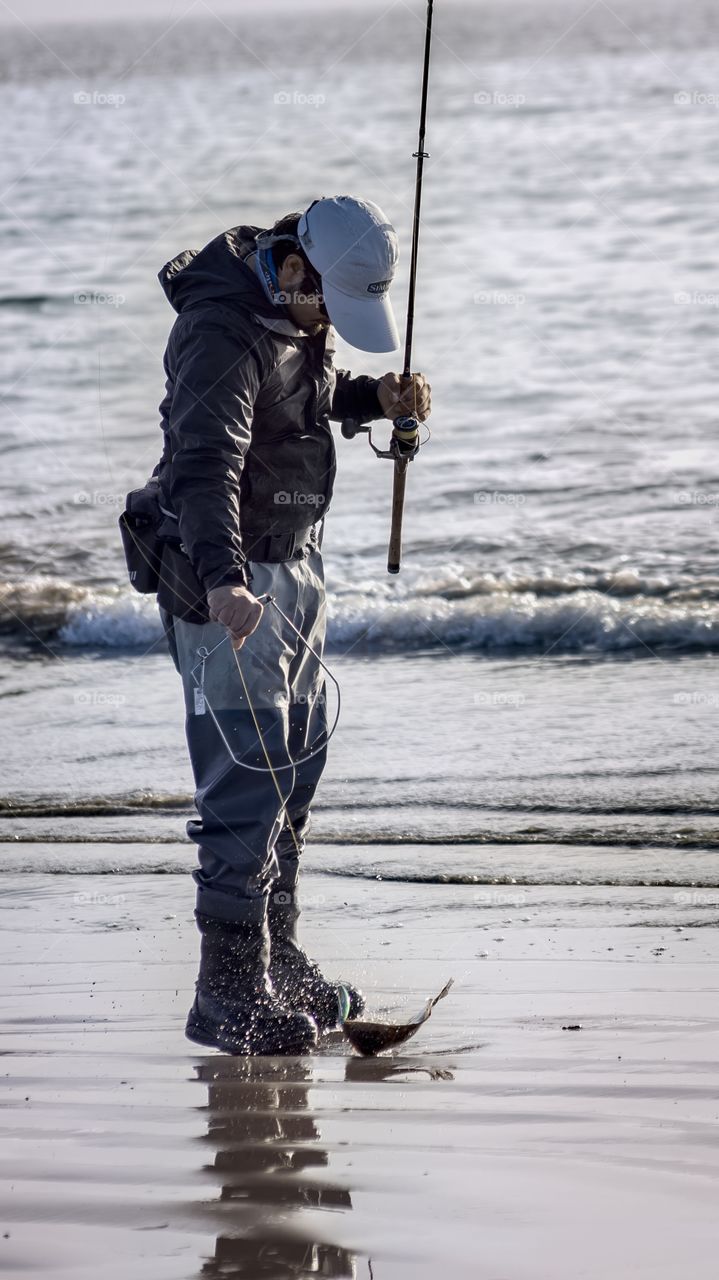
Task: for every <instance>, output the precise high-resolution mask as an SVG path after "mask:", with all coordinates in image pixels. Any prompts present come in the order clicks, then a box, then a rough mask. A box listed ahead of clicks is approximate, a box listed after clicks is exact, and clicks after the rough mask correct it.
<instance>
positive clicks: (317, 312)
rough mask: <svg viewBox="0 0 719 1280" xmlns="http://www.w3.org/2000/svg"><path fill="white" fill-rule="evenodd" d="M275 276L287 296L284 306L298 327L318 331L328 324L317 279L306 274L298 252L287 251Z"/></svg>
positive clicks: (325, 327)
mask: <svg viewBox="0 0 719 1280" xmlns="http://www.w3.org/2000/svg"><path fill="white" fill-rule="evenodd" d="M277 280H278V283H279V286H280V290H281V292H282V293H283V294H285V296H286V306H287V309H288V311H289V313H290V315H291V316H292V319H293V321H294V322H295V324H296V325H297V327H298V328H299V329H306V330H307V331H308V332H309V333H319V332H320V330H322V329H327V328H328V327H329V323H330V320H329V316H328V315H327V312H326V311H325V308H324V300H323V298H322V294H321V292H320V288H321V286H320V284H319V280H316V279H315V278H314V277H313V276H312V275H310V274H309V272H308V271H307V267H306V266H305V263H304V260H303V259H302V258H301V257H300V255H299V254H298V253H289V254H288V255H287V257H286V258H285V260H284V262H283V263H282V266H281V267H280V269H279V271H278V272H277Z"/></svg>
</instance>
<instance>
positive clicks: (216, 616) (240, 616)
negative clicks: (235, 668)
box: [207, 586, 262, 649]
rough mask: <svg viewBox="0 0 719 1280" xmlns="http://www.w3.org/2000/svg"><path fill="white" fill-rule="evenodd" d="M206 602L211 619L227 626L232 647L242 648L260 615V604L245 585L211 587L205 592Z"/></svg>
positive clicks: (254, 628)
mask: <svg viewBox="0 0 719 1280" xmlns="http://www.w3.org/2000/svg"><path fill="white" fill-rule="evenodd" d="M207 604H208V607H209V610H210V618H211V619H212V621H213V622H221V623H222V625H223V627H227V630H228V631H229V633H230V637H231V639H232V648H233V649H241V648H242V646H243V644H244V643H245V640H246V639H247V637H248V636H251V635H252V632H253V631H255V630H256V629H257V626H258V623H259V621H260V618H261V617H262V605H261V604H260V602H259V600H257V599H255V597H254V596H253V594H252V592H251V591H248V590H247V587H240V586H236V587H233V586H226V587H213V588H212V591H208V593H207Z"/></svg>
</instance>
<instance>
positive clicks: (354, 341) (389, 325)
mask: <svg viewBox="0 0 719 1280" xmlns="http://www.w3.org/2000/svg"><path fill="white" fill-rule="evenodd" d="M322 293H323V295H324V300H325V307H326V309H327V314H328V316H329V318H330V321H331V323H332V324H333V325H334V327H335V329H336V330H337V332H338V334H339V335H340V337H341V338H344V340H345V342H349V344H350V346H352V347H358V348H359V350H360V351H396V350H397V347H398V346H399V331H398V329H397V324H396V321H395V318H394V312H393V311H392V304H391V302H390V300H389V294H387V293H384V294H380V295H378V296H376V297H373V296H372V295H369V296H368V297H366V298H353V297H350V295H349V294H348V293H342V292H341V290H340V289H335V288H334V286H333V285H331V284H328V283H327V281H326V280H323V281H322Z"/></svg>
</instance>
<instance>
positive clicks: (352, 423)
mask: <svg viewBox="0 0 719 1280" xmlns="http://www.w3.org/2000/svg"><path fill="white" fill-rule="evenodd" d="M340 430H341V432H342V435H343V436H344V438H345V440H354V438H355V436H358V435H360V433H361V432H365V433H366V434H367V435H369V430H370V428H369V423H367V424H365V425H363V424H362V423H361V422H357V420H356V419H355V418H343V420H342V426H341V427H340Z"/></svg>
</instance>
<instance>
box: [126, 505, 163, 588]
mask: <svg viewBox="0 0 719 1280" xmlns="http://www.w3.org/2000/svg"><path fill="white" fill-rule="evenodd" d="M158 517H160V518H161V512H160V509H159V506H158V497H157V482H156V481H155V482H154V483H153V481H152V480H149V481H148V483H147V484H146V485H145V487H144V489H133V490H132V492H131V493H128V495H127V498H126V499H125V510H124V511H123V513H122V515H121V516H120V519H119V521H118V523H119V525H120V534H121V536H122V545H123V549H124V552H125V563H126V564H127V572H128V575H129V578H130V584H131V585H132V586H133V587H134V588H135V590H136V591H139V592H141V593H142V595H154V593H155V592H156V591H157V588H158V586H159V583H160V566H161V557H162V541H161V539H160V537H159V534H158V526H159V519H158Z"/></svg>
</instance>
